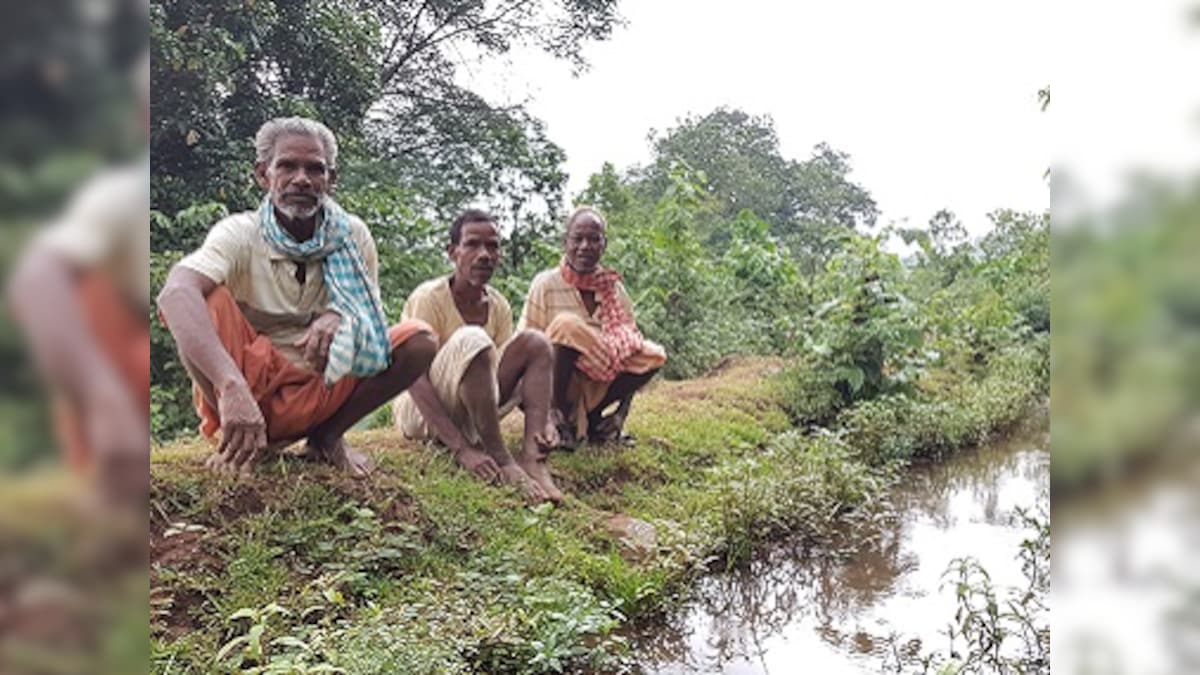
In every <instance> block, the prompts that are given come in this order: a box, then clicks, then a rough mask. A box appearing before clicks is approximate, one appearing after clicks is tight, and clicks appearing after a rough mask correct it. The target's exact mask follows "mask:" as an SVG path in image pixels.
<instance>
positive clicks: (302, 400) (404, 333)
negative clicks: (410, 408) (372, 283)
mask: <svg viewBox="0 0 1200 675" xmlns="http://www.w3.org/2000/svg"><path fill="white" fill-rule="evenodd" d="M208 314H209V316H210V317H212V322H213V326H215V327H216V329H217V336H218V337H219V338H220V340H221V344H222V345H224V346H225V350H226V351H228V352H229V355H230V356H231V357H232V358H233V362H234V363H235V364H237V367H238V370H240V371H241V372H242V375H243V376H244V377H245V378H246V384H247V385H249V387H250V393H251V394H252V395H253V396H254V400H256V401H258V407H259V409H260V410H262V414H263V418H264V420H266V423H267V440H268V441H270V442H272V443H275V442H286V441H294V440H298V439H301V438H304V437H305V436H306V435H308V433H309V432H310V431H312V429H314V428H315V427H316V426H317V425H319V424H320V423H321V422H324V421H325V420H327V419H329V418H330V417H331V416H332V415H333V414H334V413H335V412H337V411H338V409H339V408H341V407H342V406H343V405H345V403H346V400H347V399H349V398H350V395H351V394H352V393H354V389H355V387H357V386H358V383H359V382H361V381H362V378H357V377H343V378H342V379H340V380H338V381H337V382H335V383H334V384H333V385H332V386H327V385H326V384H325V377H324V375H323V374H322V373H319V372H316V371H314V370H310V369H307V368H302V367H300V366H298V365H296V364H294V363H292V361H291V360H290V359H288V357H287V356H285V355H284V354H283V353H282V352H280V351H279V350H278V349H276V347H275V345H274V344H272V342H271V338H270V337H268V336H266V335H263V334H261V333H259V332H258V331H256V330H255V329H254V326H252V325H251V324H250V322H249V321H248V320H247V319H246V317H245V315H243V314H242V310H241V309H240V308H239V307H238V304H237V301H236V300H234V298H233V294H232V293H230V292H229V289H227V288H225V287H224V286H218V287H217V289H216V290H214V291H213V292H212V293H211V294H209V296H208ZM422 331H425V332H432V329H430V327H429V325H428V324H427V323H425V322H424V321H420V320H416V319H409V320H405V321H403V322H402V323H400V324H398V325H395V326H392V327H391V328H390V329H389V330H388V339H389V340H390V341H391V345H392V349H393V350H394V349H395V348H396V347H398V346H400V345H402V344H404V343H405V342H406V341H407V340H408V339H409V338H411V337H412V336H414V335H416V334H417V333H420V332H422ZM194 393H195V400H196V412H197V413H198V414H199V415H200V432H201V433H203V434H204V435H205V436H210V437H211V436H212V435H213V434H215V433H216V432H217V430H218V429H220V428H221V419H220V416H219V415H218V412H217V409H216V407H215V406H214V405H213V404H212V402H210V401H209V400H208V399H207V398H206V397H205V396H204V394H203V392H202V391H201V389H200V387H199V385H197V386H195V387H194Z"/></svg>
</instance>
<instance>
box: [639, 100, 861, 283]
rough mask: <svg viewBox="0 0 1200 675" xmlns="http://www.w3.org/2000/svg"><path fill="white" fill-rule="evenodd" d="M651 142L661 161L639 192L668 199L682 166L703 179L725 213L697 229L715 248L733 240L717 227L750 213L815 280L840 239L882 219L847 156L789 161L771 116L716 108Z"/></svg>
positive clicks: (827, 150)
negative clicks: (665, 195)
mask: <svg viewBox="0 0 1200 675" xmlns="http://www.w3.org/2000/svg"><path fill="white" fill-rule="evenodd" d="M651 142H652V144H653V149H654V161H653V162H652V163H651V164H650V166H648V167H646V168H645V169H643V170H641V171H640V172H637V173H636V176H637V178H638V179H639V180H638V185H639V192H641V193H642V194H643V195H650V196H656V195H659V194H662V191H663V190H664V189H665V187H666V185H668V184H669V177H670V172H671V169H672V167H673V166H675V165H677V164H679V163H683V164H684V165H686V166H688V167H690V168H691V169H693V170H695V171H696V172H698V173H699V174H700V175H701V176H703V178H704V180H705V182H706V184H707V186H708V192H709V194H711V195H712V196H713V197H715V199H716V200H717V202H718V203H719V205H720V206H719V208H718V209H717V210H716V212H715V213H714V215H713V217H712V218H711V219H708V220H699V221H698V222H697V223H696V228H697V230H698V232H699V234H700V236H701V237H702V239H704V240H705V241H706V242H707V243H708V244H709V245H710V246H713V247H716V248H720V247H722V246H724V245H725V244H726V243H727V242H728V239H729V233H728V232H726V231H724V230H723V229H721V228H717V227H716V224H717V223H720V222H724V221H728V220H732V219H733V218H735V217H736V216H737V214H738V213H739V212H741V211H742V210H743V209H745V210H749V211H751V212H752V213H754V214H755V215H756V216H758V217H759V218H762V219H764V220H766V221H767V222H768V223H770V225H771V232H772V234H774V235H775V236H776V237H778V238H779V239H780V240H781V241H783V242H784V243H785V244H787V245H788V246H789V247H790V248H791V250H792V252H793V253H794V254H796V255H797V256H798V257H800V258H801V259H802V260H804V261H806V264H805V265H804V267H805V271H806V272H808V273H809V274H812V273H815V270H816V269H818V268H819V267H820V265H821V264H823V262H824V261H825V260H827V259H828V258H829V255H830V254H831V253H832V252H833V251H834V250H836V249H837V247H838V246H839V245H840V244H839V242H840V241H841V235H843V234H845V233H846V232H847V231H849V230H853V229H855V228H863V227H871V226H873V225H874V224H875V220H876V218H877V217H878V213H879V212H878V209H877V207H876V206H875V202H874V200H873V199H871V196H870V193H868V192H867V190H866V189H864V188H863V187H861V186H860V185H858V184H856V183H854V182H852V181H851V180H850V178H849V174H850V163H849V156H848V155H846V154H845V153H843V152H839V151H837V150H834V149H833V148H831V147H829V146H828V145H826V144H824V143H822V144H818V145H817V146H816V147H815V148H814V150H813V154H812V156H811V157H810V158H808V159H807V160H804V161H796V160H791V159H787V158H785V157H784V156H783V155H782V154H781V152H780V150H779V137H778V135H777V134H776V132H775V124H774V121H773V120H772V119H771V118H770V117H769V116H753V115H750V114H748V113H746V112H743V111H741V110H737V109H730V108H717V109H716V110H714V111H712V112H710V113H708V114H707V115H703V116H691V117H688V118H685V119H683V120H682V121H681V122H680V123H679V124H678V125H677V126H676V127H674V128H673V129H670V130H668V131H667V132H666V133H664V134H662V135H661V136H659V135H656V134H655V133H654V132H651Z"/></svg>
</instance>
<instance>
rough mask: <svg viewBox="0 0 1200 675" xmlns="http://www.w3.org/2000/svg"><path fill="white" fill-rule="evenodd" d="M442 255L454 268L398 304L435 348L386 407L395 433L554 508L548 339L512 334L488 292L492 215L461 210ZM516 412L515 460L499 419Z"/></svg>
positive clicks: (493, 247) (504, 309) (504, 311)
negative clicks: (521, 423) (434, 443)
mask: <svg viewBox="0 0 1200 675" xmlns="http://www.w3.org/2000/svg"><path fill="white" fill-rule="evenodd" d="M446 251H447V253H448V254H449V256H450V260H451V261H452V262H453V264H454V271H453V272H452V273H450V274H448V275H445V276H440V277H437V278H436V279H431V280H429V281H426V282H425V283H423V284H421V285H420V286H418V287H417V288H416V289H415V290H413V292H412V294H411V295H410V296H409V297H408V300H407V302H405V304H404V313H403V317H404V318H405V319H406V320H412V319H419V320H421V321H422V322H424V323H426V324H428V325H430V326H432V327H433V330H434V333H435V334H436V335H437V337H438V340H439V343H440V345H441V347H440V349H439V350H438V353H437V356H436V357H434V359H433V364H432V365H431V366H430V368H429V373H428V375H426V376H422V377H420V378H419V379H418V380H417V381H416V382H415V383H414V384H413V385H412V387H410V388H409V390H408V391H406V392H405V393H403V394H401V395H400V397H399V398H397V399H396V401H395V403H394V404H393V417H394V421H395V425H396V428H397V430H399V431H400V432H401V433H403V434H404V435H405V436H406V437H408V438H420V439H428V438H436V439H438V440H440V441H441V442H442V443H443V444H445V445H446V447H448V448H449V449H450V451H451V452H453V453H454V458H455V460H456V461H457V462H458V463H459V465H460V466H462V467H463V468H464V469H466V470H467V471H469V472H471V473H472V474H474V475H475V476H477V477H479V478H481V479H483V480H486V481H489V482H496V481H500V482H504V483H508V484H513V485H517V486H519V487H521V488H522V489H523V490H524V492H525V496H526V498H527V499H528V500H529V501H530V502H535V503H536V502H542V501H546V500H550V501H554V502H558V501H560V500H561V499H562V492H560V491H559V489H558V487H556V486H555V485H554V481H553V480H552V479H551V477H550V472H549V470H548V469H547V467H546V463H545V459H546V454H547V452H548V451H549V450H550V449H551V448H553V447H554V446H556V445H557V444H558V434H557V429H556V426H555V424H554V423H553V422H552V421H551V420H550V417H549V415H550V399H551V393H552V387H551V378H552V376H553V373H552V370H553V365H554V363H553V353H552V350H551V346H550V342H549V341H548V340H547V339H546V337H545V336H543V335H542V334H541V333H538V332H536V331H529V330H526V331H520V332H518V333H517V334H516V335H514V334H513V315H512V308H511V307H510V306H509V304H508V301H507V300H506V299H505V298H504V296H503V295H502V294H501V293H500V291H498V290H496V289H495V288H493V287H492V286H490V285H488V281H489V280H491V278H492V275H493V274H494V273H495V271H496V266H497V265H499V264H500V235H499V233H498V232H497V231H496V223H495V221H494V220H493V218H492V216H490V215H489V214H488V213H486V212H484V211H479V210H474V209H472V210H468V211H465V212H464V213H462V214H461V215H460V216H459V217H458V218H456V219H455V220H454V223H453V224H452V225H451V226H450V243H449V245H448V246H447V248H446ZM517 405H520V406H521V408H522V410H523V411H524V412H525V434H524V438H523V444H522V453H521V454H520V455H519V456H518V457H517V458H516V459H515V460H514V459H513V457H512V456H511V455H510V454H509V453H508V450H507V449H506V448H505V446H504V439H503V438H502V437H501V435H500V419H501V418H502V417H503V416H504V415H506V414H507V413H508V412H510V411H511V410H512V409H513V408H514V407H516V406H517Z"/></svg>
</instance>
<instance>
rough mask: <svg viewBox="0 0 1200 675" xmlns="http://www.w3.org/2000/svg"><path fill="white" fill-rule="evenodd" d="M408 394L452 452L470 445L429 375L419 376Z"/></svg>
mask: <svg viewBox="0 0 1200 675" xmlns="http://www.w3.org/2000/svg"><path fill="white" fill-rule="evenodd" d="M408 394H409V396H412V400H413V403H415V404H416V405H417V410H419V411H420V412H421V417H423V418H424V419H425V423H426V424H428V425H429V428H430V429H431V430H432V431H433V433H434V435H435V436H437V438H438V440H440V441H441V442H442V443H444V444H445V445H446V447H448V448H450V450H451V452H458V451H459V450H461V449H462V448H465V447H467V446H468V443H467V439H466V437H465V436H463V434H462V432H461V431H459V430H458V427H457V426H455V424H454V420H452V419H450V415H449V413H447V412H446V407H445V406H443V405H442V400H441V399H439V398H438V395H437V392H436V391H434V389H433V383H432V382H430V381H429V376H428V375H422V376H421V377H419V378H417V381H416V382H413V383H412V386H410V387H409V388H408Z"/></svg>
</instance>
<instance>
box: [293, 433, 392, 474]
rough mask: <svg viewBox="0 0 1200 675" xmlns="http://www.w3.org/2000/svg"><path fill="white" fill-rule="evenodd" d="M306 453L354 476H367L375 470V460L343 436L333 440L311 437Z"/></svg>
mask: <svg viewBox="0 0 1200 675" xmlns="http://www.w3.org/2000/svg"><path fill="white" fill-rule="evenodd" d="M305 454H306V455H308V456H309V457H312V458H313V459H317V460H319V461H324V462H325V463H327V464H332V465H333V466H335V467H337V468H339V469H341V470H342V471H345V472H346V473H348V474H350V476H351V477H352V478H366V477H368V476H370V475H371V472H372V471H374V470H375V462H374V461H373V460H372V459H371V458H370V457H368V456H367V455H366V454H364V453H362V452H359V451H358V450H357V449H355V448H354V447H353V446H351V445H350V444H349V443H347V442H346V441H345V439H341V438H339V439H337V440H336V441H333V442H322V441H318V440H317V439H315V438H309V439H308V447H307V448H305Z"/></svg>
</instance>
